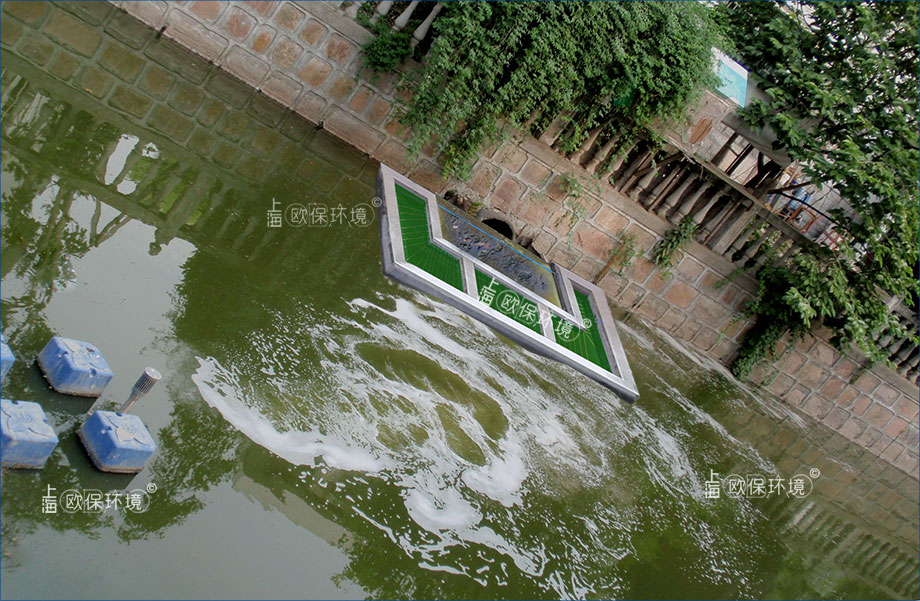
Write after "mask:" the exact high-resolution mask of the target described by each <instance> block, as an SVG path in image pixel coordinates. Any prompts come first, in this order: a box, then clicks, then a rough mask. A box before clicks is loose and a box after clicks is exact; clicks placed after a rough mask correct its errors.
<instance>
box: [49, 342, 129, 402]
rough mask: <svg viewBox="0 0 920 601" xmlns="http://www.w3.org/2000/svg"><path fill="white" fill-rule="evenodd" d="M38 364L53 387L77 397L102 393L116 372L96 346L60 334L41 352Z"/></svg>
mask: <svg viewBox="0 0 920 601" xmlns="http://www.w3.org/2000/svg"><path fill="white" fill-rule="evenodd" d="M38 366H39V367H41V368H42V371H43V372H44V373H45V378H46V379H47V380H48V383H49V384H51V387H52V388H54V389H55V390H57V391H58V392H63V393H64V394H73V395H77V396H89V397H97V396H99V395H100V394H102V390H103V389H104V388H105V387H106V385H107V384H108V383H109V382H110V381H111V380H112V376H113V375H114V374H113V373H112V370H111V369H109V364H108V363H106V362H105V358H104V357H103V356H102V353H100V352H99V349H97V348H96V347H95V346H93V345H91V344H89V343H87V342H80V341H79V340H71V339H70V338H62V337H60V336H55V337H53V338H52V339H51V340H50V341H49V342H48V344H46V345H45V348H43V349H42V352H41V353H39V354H38Z"/></svg>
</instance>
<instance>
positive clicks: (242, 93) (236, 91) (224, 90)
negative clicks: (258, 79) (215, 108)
mask: <svg viewBox="0 0 920 601" xmlns="http://www.w3.org/2000/svg"><path fill="white" fill-rule="evenodd" d="M204 87H205V89H206V90H208V91H209V92H212V93H213V94H214V95H215V96H217V97H218V98H220V99H221V100H223V101H224V102H226V103H228V104H230V105H231V106H234V107H236V108H238V109H241V108H243V107H244V106H246V103H247V102H249V99H250V98H251V97H252V95H253V92H252V88H250V87H248V86H246V84H244V83H242V82H240V81H238V80H236V79H234V78H233V77H231V76H230V75H226V74H224V73H215V74H214V75H213V76H212V77H211V78H210V79H208V83H206V84H205V86H204Z"/></svg>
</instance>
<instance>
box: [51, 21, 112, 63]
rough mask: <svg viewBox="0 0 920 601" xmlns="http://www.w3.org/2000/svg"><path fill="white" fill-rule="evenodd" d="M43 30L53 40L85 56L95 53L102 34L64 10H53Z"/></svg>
mask: <svg viewBox="0 0 920 601" xmlns="http://www.w3.org/2000/svg"><path fill="white" fill-rule="evenodd" d="M43 31H44V32H45V33H46V34H48V36H49V37H51V38H52V39H53V40H55V41H57V42H58V43H60V44H62V45H63V46H65V47H67V48H70V49H71V50H73V51H74V52H76V53H77V54H80V55H82V56H86V57H90V56H93V55H94V54H96V50H98V49H99V45H100V44H101V43H102V36H100V35H99V34H98V33H97V32H96V31H95V30H93V29H91V28H90V27H88V26H87V25H86V24H85V23H83V22H82V21H80V20H79V19H77V18H75V17H73V16H72V15H68V14H67V13H65V12H60V11H55V12H53V13H52V14H51V18H49V19H48V21H47V22H46V23H45V26H44V28H43Z"/></svg>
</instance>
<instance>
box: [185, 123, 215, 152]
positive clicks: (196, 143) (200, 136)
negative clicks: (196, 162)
mask: <svg viewBox="0 0 920 601" xmlns="http://www.w3.org/2000/svg"><path fill="white" fill-rule="evenodd" d="M215 142H217V137H216V136H215V135H214V134H212V133H211V132H209V131H208V130H206V129H202V128H197V129H196V130H195V131H194V132H192V135H191V136H190V137H189V139H188V147H189V149H190V150H191V151H192V152H197V153H198V154H200V155H202V156H207V155H209V154H210V153H211V150H212V149H213V148H214V143H215Z"/></svg>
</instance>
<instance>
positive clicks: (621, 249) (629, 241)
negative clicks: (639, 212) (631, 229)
mask: <svg viewBox="0 0 920 601" xmlns="http://www.w3.org/2000/svg"><path fill="white" fill-rule="evenodd" d="M617 240H618V241H619V243H620V245H619V246H617V248H616V249H615V250H613V251H611V253H610V260H609V262H608V263H609V265H610V266H611V267H612V266H614V265H616V267H617V273H618V274H620V275H623V272H624V271H626V270H627V269H629V268H630V266H632V264H633V261H635V259H636V257H638V256H639V249H638V248H636V237H635V236H634V235H632V234H622V235H620V236H618V237H617ZM598 280H600V278H598Z"/></svg>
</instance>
